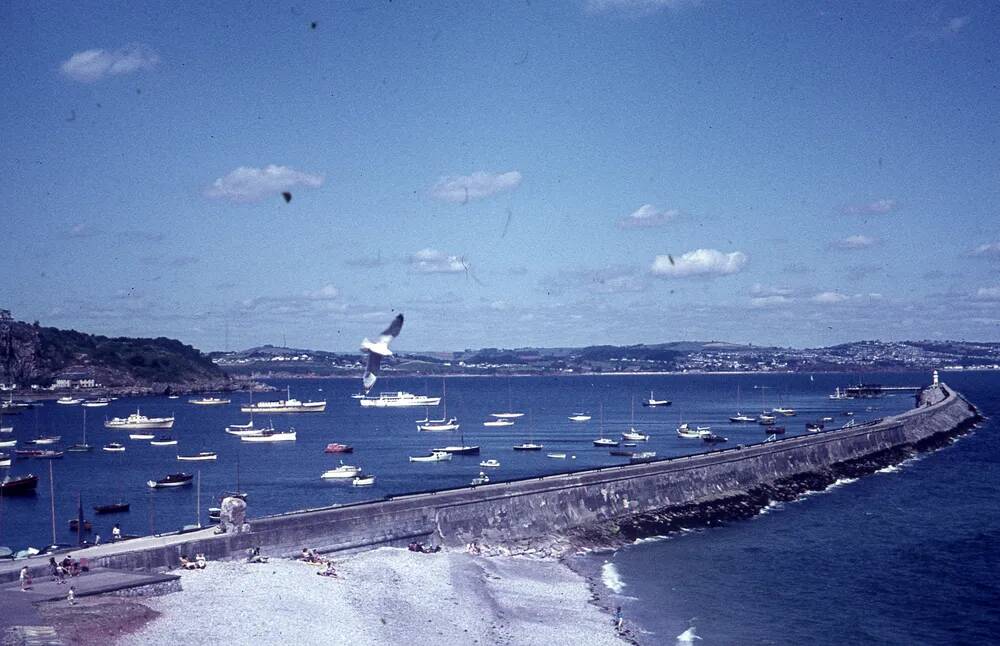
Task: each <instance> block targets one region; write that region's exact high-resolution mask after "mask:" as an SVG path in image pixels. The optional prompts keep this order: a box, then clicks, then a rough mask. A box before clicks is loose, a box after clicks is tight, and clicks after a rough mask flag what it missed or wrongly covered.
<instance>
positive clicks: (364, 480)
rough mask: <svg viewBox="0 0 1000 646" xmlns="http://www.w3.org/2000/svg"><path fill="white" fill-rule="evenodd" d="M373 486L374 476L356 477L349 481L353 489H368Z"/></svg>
mask: <svg viewBox="0 0 1000 646" xmlns="http://www.w3.org/2000/svg"><path fill="white" fill-rule="evenodd" d="M373 484H375V476H371V475H368V476H356V477H355V478H354V479H353V480H351V485H352V486H354V487H370V486H372V485H373Z"/></svg>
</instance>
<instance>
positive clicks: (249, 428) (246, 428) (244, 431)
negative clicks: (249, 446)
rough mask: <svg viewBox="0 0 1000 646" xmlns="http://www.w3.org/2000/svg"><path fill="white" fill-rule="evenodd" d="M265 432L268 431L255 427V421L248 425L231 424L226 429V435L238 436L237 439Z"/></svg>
mask: <svg viewBox="0 0 1000 646" xmlns="http://www.w3.org/2000/svg"><path fill="white" fill-rule="evenodd" d="M265 430H267V429H264V428H257V427H255V426H254V425H253V420H251V421H249V422H247V423H246V424H230V425H229V426H227V427H226V433H229V434H230V435H236V436H237V437H243V436H248V435H260V434H261V433H263V432H264V431H265Z"/></svg>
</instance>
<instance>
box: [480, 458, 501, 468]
mask: <svg viewBox="0 0 1000 646" xmlns="http://www.w3.org/2000/svg"><path fill="white" fill-rule="evenodd" d="M479 466H481V467H483V468H484V469H497V468H499V467H500V461H499V460H494V459H493V458H490V459H489V460H483V461H482V462H480V463H479Z"/></svg>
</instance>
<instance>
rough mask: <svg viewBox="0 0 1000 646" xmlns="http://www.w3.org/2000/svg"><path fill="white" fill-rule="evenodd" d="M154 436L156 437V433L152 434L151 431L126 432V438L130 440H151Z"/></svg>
mask: <svg viewBox="0 0 1000 646" xmlns="http://www.w3.org/2000/svg"><path fill="white" fill-rule="evenodd" d="M154 437H156V435H154V434H153V433H129V434H128V439H130V440H151V439H153V438H154Z"/></svg>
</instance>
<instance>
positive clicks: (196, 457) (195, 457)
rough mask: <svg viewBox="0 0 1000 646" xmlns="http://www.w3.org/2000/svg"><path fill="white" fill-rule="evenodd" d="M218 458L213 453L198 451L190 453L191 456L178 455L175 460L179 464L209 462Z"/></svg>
mask: <svg viewBox="0 0 1000 646" xmlns="http://www.w3.org/2000/svg"><path fill="white" fill-rule="evenodd" d="M218 457H219V456H218V455H216V453H215V451H200V452H198V453H192V454H191V455H178V456H177V459H178V460H179V461H181V462H207V461H209V460H215V459H216V458H218Z"/></svg>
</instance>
